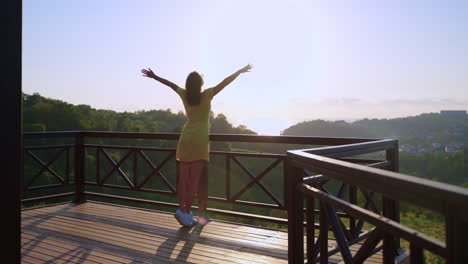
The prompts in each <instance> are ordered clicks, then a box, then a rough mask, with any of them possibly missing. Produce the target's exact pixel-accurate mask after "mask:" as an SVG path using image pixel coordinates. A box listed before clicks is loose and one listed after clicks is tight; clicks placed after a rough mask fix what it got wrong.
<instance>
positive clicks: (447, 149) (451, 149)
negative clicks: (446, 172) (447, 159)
mask: <svg viewBox="0 0 468 264" xmlns="http://www.w3.org/2000/svg"><path fill="white" fill-rule="evenodd" d="M456 150H457V149H456V148H455V146H451V145H448V146H445V152H455V151H456Z"/></svg>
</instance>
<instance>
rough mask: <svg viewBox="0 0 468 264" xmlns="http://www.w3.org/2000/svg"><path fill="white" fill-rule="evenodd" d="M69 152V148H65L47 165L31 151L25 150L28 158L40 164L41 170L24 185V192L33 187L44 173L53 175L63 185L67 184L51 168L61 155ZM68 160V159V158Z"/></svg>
mask: <svg viewBox="0 0 468 264" xmlns="http://www.w3.org/2000/svg"><path fill="white" fill-rule="evenodd" d="M66 150H67V151H68V148H67V147H63V148H60V149H59V151H57V153H55V155H54V156H52V158H51V159H50V160H49V161H48V162H47V163H45V162H44V161H42V160H41V159H40V158H39V157H38V156H36V155H35V154H34V153H33V152H32V151H31V150H25V152H26V154H27V155H28V156H30V157H31V158H32V159H33V160H34V161H35V162H36V163H38V164H39V166H40V170H39V171H38V172H37V173H36V174H35V175H34V176H33V177H32V178H31V179H30V180H29V182H28V183H27V184H26V185H24V187H23V189H24V190H27V189H29V188H30V187H31V185H32V184H33V183H34V182H35V181H36V180H37V178H38V177H39V176H40V175H41V174H42V173H43V172H44V171H48V172H49V173H50V174H51V175H53V176H54V177H55V178H56V179H58V180H59V181H60V182H61V184H65V183H66V182H65V180H64V179H63V178H62V177H60V175H59V174H58V173H57V172H56V171H55V170H54V169H52V168H51V165H52V164H53V163H54V162H55V161H56V160H57V159H58V158H59V157H60V155H61V154H62V153H63V152H65V151H66ZM67 158H68V157H67Z"/></svg>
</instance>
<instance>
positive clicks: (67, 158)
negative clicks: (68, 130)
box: [65, 147, 70, 184]
mask: <svg viewBox="0 0 468 264" xmlns="http://www.w3.org/2000/svg"><path fill="white" fill-rule="evenodd" d="M65 183H66V184H69V183H70V148H69V147H67V148H66V150H65Z"/></svg>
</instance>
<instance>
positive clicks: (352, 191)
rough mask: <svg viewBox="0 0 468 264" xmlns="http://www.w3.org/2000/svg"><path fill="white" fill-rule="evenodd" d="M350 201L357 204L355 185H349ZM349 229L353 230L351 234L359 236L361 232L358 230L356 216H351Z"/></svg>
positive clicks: (354, 236)
mask: <svg viewBox="0 0 468 264" xmlns="http://www.w3.org/2000/svg"><path fill="white" fill-rule="evenodd" d="M349 202H350V203H352V204H357V188H356V186H354V185H349ZM349 230H350V231H351V236H352V237H353V238H357V237H358V236H359V233H358V232H357V230H356V218H354V217H353V216H349Z"/></svg>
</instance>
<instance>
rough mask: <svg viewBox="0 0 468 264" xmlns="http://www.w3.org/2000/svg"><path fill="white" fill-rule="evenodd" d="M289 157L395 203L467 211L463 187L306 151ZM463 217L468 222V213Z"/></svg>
mask: <svg viewBox="0 0 468 264" xmlns="http://www.w3.org/2000/svg"><path fill="white" fill-rule="evenodd" d="M337 148H339V147H337ZM287 157H288V159H289V160H290V161H291V162H292V164H294V165H295V166H298V167H301V168H305V169H309V170H313V171H314V172H316V173H320V174H324V175H327V176H328V177H330V178H333V179H336V180H340V181H343V182H346V183H350V184H353V185H356V186H359V187H362V188H365V189H368V190H373V191H375V192H378V193H381V194H383V195H386V196H388V197H391V198H392V199H395V200H400V201H406V202H410V203H412V204H415V205H418V206H421V207H425V208H427V209H430V210H434V211H438V212H441V213H446V212H447V210H453V208H458V209H457V210H460V211H464V212H468V190H467V189H464V188H461V187H457V186H454V185H449V184H445V183H440V182H435V181H431V180H427V179H422V178H418V177H414V176H409V175H405V174H401V173H397V172H392V171H386V170H381V169H377V168H372V167H368V166H364V165H359V164H355V163H350V162H346V161H341V160H337V159H333V158H329V157H324V156H320V155H316V154H310V153H307V152H303V151H296V150H294V151H288V153H287ZM461 217H463V219H465V220H468V214H464V215H462V216H461Z"/></svg>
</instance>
